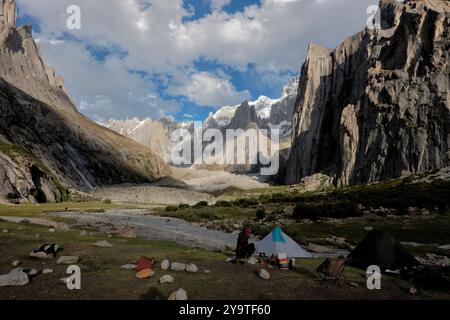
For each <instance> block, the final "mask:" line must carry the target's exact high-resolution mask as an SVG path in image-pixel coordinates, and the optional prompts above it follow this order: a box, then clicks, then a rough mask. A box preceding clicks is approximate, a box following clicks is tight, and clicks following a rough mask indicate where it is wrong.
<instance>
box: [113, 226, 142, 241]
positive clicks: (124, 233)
mask: <svg viewBox="0 0 450 320" xmlns="http://www.w3.org/2000/svg"><path fill="white" fill-rule="evenodd" d="M114 233H115V234H117V235H118V236H119V237H122V238H128V239H134V238H136V236H137V235H136V231H135V230H134V229H133V228H123V229H120V230H117V231H115V232H114Z"/></svg>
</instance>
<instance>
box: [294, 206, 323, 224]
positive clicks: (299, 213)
mask: <svg viewBox="0 0 450 320" xmlns="http://www.w3.org/2000/svg"><path fill="white" fill-rule="evenodd" d="M319 217H320V212H319V210H317V208H316V207H314V206H311V205H307V204H297V205H296V206H295V207H294V210H293V212H292V218H294V219H295V220H303V219H310V220H317V219H319Z"/></svg>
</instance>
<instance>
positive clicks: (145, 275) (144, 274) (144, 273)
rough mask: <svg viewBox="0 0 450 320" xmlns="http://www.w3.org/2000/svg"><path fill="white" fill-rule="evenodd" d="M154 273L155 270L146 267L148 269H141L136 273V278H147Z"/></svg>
mask: <svg viewBox="0 0 450 320" xmlns="http://www.w3.org/2000/svg"><path fill="white" fill-rule="evenodd" d="M154 275H155V271H153V270H152V269H150V268H148V269H143V270H141V271H139V272H138V273H136V278H138V279H148V278H151V277H153V276H154Z"/></svg>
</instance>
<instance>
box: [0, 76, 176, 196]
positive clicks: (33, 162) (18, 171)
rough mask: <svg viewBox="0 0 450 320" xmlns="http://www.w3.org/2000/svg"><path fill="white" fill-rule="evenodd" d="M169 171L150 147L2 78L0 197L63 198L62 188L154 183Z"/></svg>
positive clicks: (0, 80) (0, 92)
mask: <svg viewBox="0 0 450 320" xmlns="http://www.w3.org/2000/svg"><path fill="white" fill-rule="evenodd" d="M167 174H168V169H167V167H166V165H165V164H164V162H163V160H162V159H160V158H159V157H157V156H155V155H154V154H153V153H152V152H151V151H150V150H149V149H147V148H145V147H144V146H142V145H140V144H138V143H136V142H134V141H133V140H131V139H128V138H125V137H123V136H121V135H119V134H117V133H115V132H113V131H110V130H108V129H106V128H104V127H102V126H100V125H98V124H96V123H95V122H93V121H90V120H89V119H87V118H85V117H84V116H83V115H81V114H79V113H77V112H71V111H62V110H59V109H54V108H52V107H50V106H48V105H46V104H44V103H42V102H40V101H37V100H36V99H34V98H32V97H30V96H29V95H27V94H26V93H24V92H23V91H21V90H19V89H17V88H15V87H13V86H12V85H10V84H9V83H7V82H5V81H4V80H3V79H1V78H0V180H2V190H0V191H1V192H0V198H2V197H3V199H4V200H5V199H7V200H11V199H18V200H29V201H33V202H34V201H38V202H43V201H44V200H45V201H54V200H59V198H60V190H61V189H63V188H62V186H71V187H74V188H76V189H79V190H83V191H89V190H90V189H92V188H94V187H98V186H102V185H114V184H121V183H146V182H152V181H154V180H156V179H158V178H160V177H162V176H165V175H167Z"/></svg>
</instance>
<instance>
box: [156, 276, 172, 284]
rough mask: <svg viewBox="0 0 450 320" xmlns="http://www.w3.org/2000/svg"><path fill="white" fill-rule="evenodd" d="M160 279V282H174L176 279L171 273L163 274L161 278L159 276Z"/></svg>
mask: <svg viewBox="0 0 450 320" xmlns="http://www.w3.org/2000/svg"><path fill="white" fill-rule="evenodd" d="M158 281H159V283H173V282H174V281H175V278H174V277H172V276H171V275H169V274H166V275H164V276H162V277H161V278H159V280H158Z"/></svg>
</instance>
